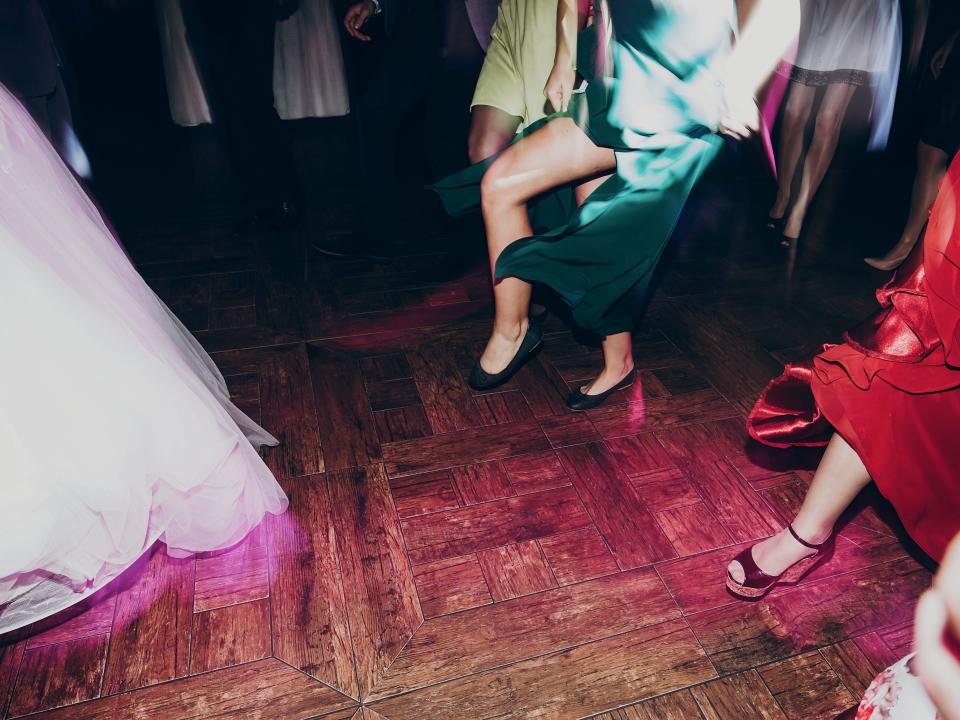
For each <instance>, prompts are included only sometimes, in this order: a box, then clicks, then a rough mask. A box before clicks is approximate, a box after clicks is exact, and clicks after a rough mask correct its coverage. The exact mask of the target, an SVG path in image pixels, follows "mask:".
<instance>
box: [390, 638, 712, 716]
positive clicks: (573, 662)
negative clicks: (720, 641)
mask: <svg viewBox="0 0 960 720" xmlns="http://www.w3.org/2000/svg"><path fill="white" fill-rule="evenodd" d="M715 676H716V673H715V672H714V670H713V667H712V666H711V665H710V662H709V660H707V658H706V657H705V656H704V655H703V650H702V649H701V648H700V646H699V645H698V644H697V641H696V638H694V637H693V633H691V632H690V630H689V629H688V628H687V627H686V626H685V625H684V624H683V623H682V622H666V623H662V624H660V625H655V626H653V627H647V628H644V629H641V630H636V631H633V632H630V633H627V634H625V635H620V636H618V637H614V638H607V639H605V640H598V641H596V642H592V643H588V644H586V645H580V646H578V647H574V648H572V649H570V650H564V651H560V652H556V653H553V654H551V655H546V656H544V657H537V658H533V659H530V660H525V661H522V662H519V663H517V664H515V665H512V666H510V667H504V668H500V669H495V670H490V671H487V672H484V673H481V674H479V675H472V676H469V677H465V678H460V679H456V680H451V681H450V682H447V683H443V684H442V685H434V686H431V687H427V688H424V689H422V690H419V691H417V692H414V693H410V694H409V695H403V696H401V697H398V698H393V699H389V700H386V701H384V702H381V703H377V704H375V705H374V707H375V708H376V709H377V710H378V711H379V712H381V713H382V714H383V715H384V716H385V717H389V718H390V719H391V720H413V719H414V718H416V719H417V720H431V719H432V718H450V717H455V716H460V717H470V718H492V717H497V718H505V719H506V718H518V719H520V718H523V719H526V718H531V717H549V718H554V719H555V720H573V719H574V718H581V717H583V716H584V715H590V714H593V713H597V712H601V711H603V710H606V709H609V708H612V707H619V706H621V705H623V704H625V703H627V702H630V701H632V700H636V699H637V698H646V697H651V696H654V695H659V694H662V693H666V692H670V691H673V690H677V689H680V688H683V687H686V686H689V685H693V684H696V683H699V682H703V681H704V680H708V679H709V678H711V677H715Z"/></svg>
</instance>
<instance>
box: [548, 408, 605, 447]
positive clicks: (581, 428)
mask: <svg viewBox="0 0 960 720" xmlns="http://www.w3.org/2000/svg"><path fill="white" fill-rule="evenodd" d="M540 427H542V428H543V432H544V434H545V435H546V436H547V439H548V440H549V441H550V446H551V447H553V448H562V447H566V446H567V445H578V444H580V443H588V442H594V441H596V440H599V439H600V437H599V436H598V435H597V431H596V429H595V428H594V427H593V424H592V423H591V422H590V420H589V419H588V418H587V416H586V415H585V414H584V413H572V412H569V411H568V412H566V413H565V414H563V415H555V416H551V417H544V418H540Z"/></svg>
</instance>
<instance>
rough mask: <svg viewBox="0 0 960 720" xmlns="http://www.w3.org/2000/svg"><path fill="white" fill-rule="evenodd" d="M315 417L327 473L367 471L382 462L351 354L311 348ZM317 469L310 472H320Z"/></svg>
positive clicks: (316, 347)
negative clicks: (372, 464) (368, 466)
mask: <svg viewBox="0 0 960 720" xmlns="http://www.w3.org/2000/svg"><path fill="white" fill-rule="evenodd" d="M307 358H308V359H309V364H310V370H309V373H310V378H311V380H312V385H313V398H315V399H314V400H313V402H315V403H316V406H317V407H319V408H323V410H322V412H320V413H319V414H317V415H315V416H314V417H316V418H317V422H318V425H319V436H320V441H321V442H322V444H323V460H324V463H325V468H326V469H327V470H343V469H345V468H350V467H364V466H366V465H369V464H370V463H372V462H378V461H379V460H380V439H379V437H378V436H377V431H376V425H375V423H374V420H373V414H372V412H371V410H370V404H369V402H368V399H367V393H366V390H365V388H364V383H363V376H362V375H361V373H360V365H359V361H358V360H357V359H356V357H354V356H353V354H352V353H350V352H349V351H342V350H338V349H333V348H330V347H327V346H318V345H309V346H307ZM323 469H324V468H316V469H313V470H310V471H309V472H319V471H320V470H323Z"/></svg>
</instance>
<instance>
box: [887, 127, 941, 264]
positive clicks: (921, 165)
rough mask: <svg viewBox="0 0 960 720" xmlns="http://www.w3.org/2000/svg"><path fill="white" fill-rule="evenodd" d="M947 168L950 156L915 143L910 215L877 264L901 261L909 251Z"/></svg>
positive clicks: (925, 222)
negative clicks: (897, 238) (914, 168)
mask: <svg viewBox="0 0 960 720" xmlns="http://www.w3.org/2000/svg"><path fill="white" fill-rule="evenodd" d="M949 164H950V156H949V155H947V153H945V152H944V151H943V150H941V149H940V148H938V147H933V146H932V145H927V144H926V143H923V142H920V143H917V174H916V175H915V176H914V178H913V192H912V193H911V195H910V214H909V215H908V216H907V223H906V225H904V228H903V232H902V233H901V234H900V239H899V240H898V241H897V244H896V245H894V246H893V247H892V248H891V249H890V252H888V253H887V254H886V255H885V256H884V257H882V258H880V264H884V263H888V262H896V261H897V260H902V259H903V258H906V256H907V255H909V254H910V251H911V250H913V246H914V245H916V244H917V239H918V238H919V237H920V231H921V230H923V226H924V225H926V224H927V216H928V215H929V214H930V206H931V205H933V201H934V200H936V199H937V193H938V192H939V190H940V182H941V181H942V180H943V176H944V175H946V174H947V166H948V165H949Z"/></svg>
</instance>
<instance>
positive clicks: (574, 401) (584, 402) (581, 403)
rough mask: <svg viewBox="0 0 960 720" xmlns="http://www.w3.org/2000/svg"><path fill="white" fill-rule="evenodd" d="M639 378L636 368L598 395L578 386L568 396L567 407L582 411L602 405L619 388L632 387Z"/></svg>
mask: <svg viewBox="0 0 960 720" xmlns="http://www.w3.org/2000/svg"><path fill="white" fill-rule="evenodd" d="M636 380H637V369H636V368H634V369H633V370H631V371H630V372H628V373H627V376H626V377H625V378H624V379H623V380H621V381H620V382H618V383H617V384H616V385H614V386H613V387H612V388H610V389H609V390H606V391H604V392H602V393H598V394H596V395H587V394H585V393H583V392H581V391H580V388H577V389H576V390H574V391H573V392H572V393H570V397H568V398H567V407H568V408H570V409H571V410H577V411H579V412H582V411H584V410H591V409H593V408H595V407H597V406H598V405H601V404H602V403H603V401H604V400H606V399H607V398H608V397H610V396H611V395H613V394H614V393H615V392H616V391H617V390H621V389H623V388H627V387H630V386H631V385H633V383H634V382H636Z"/></svg>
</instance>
